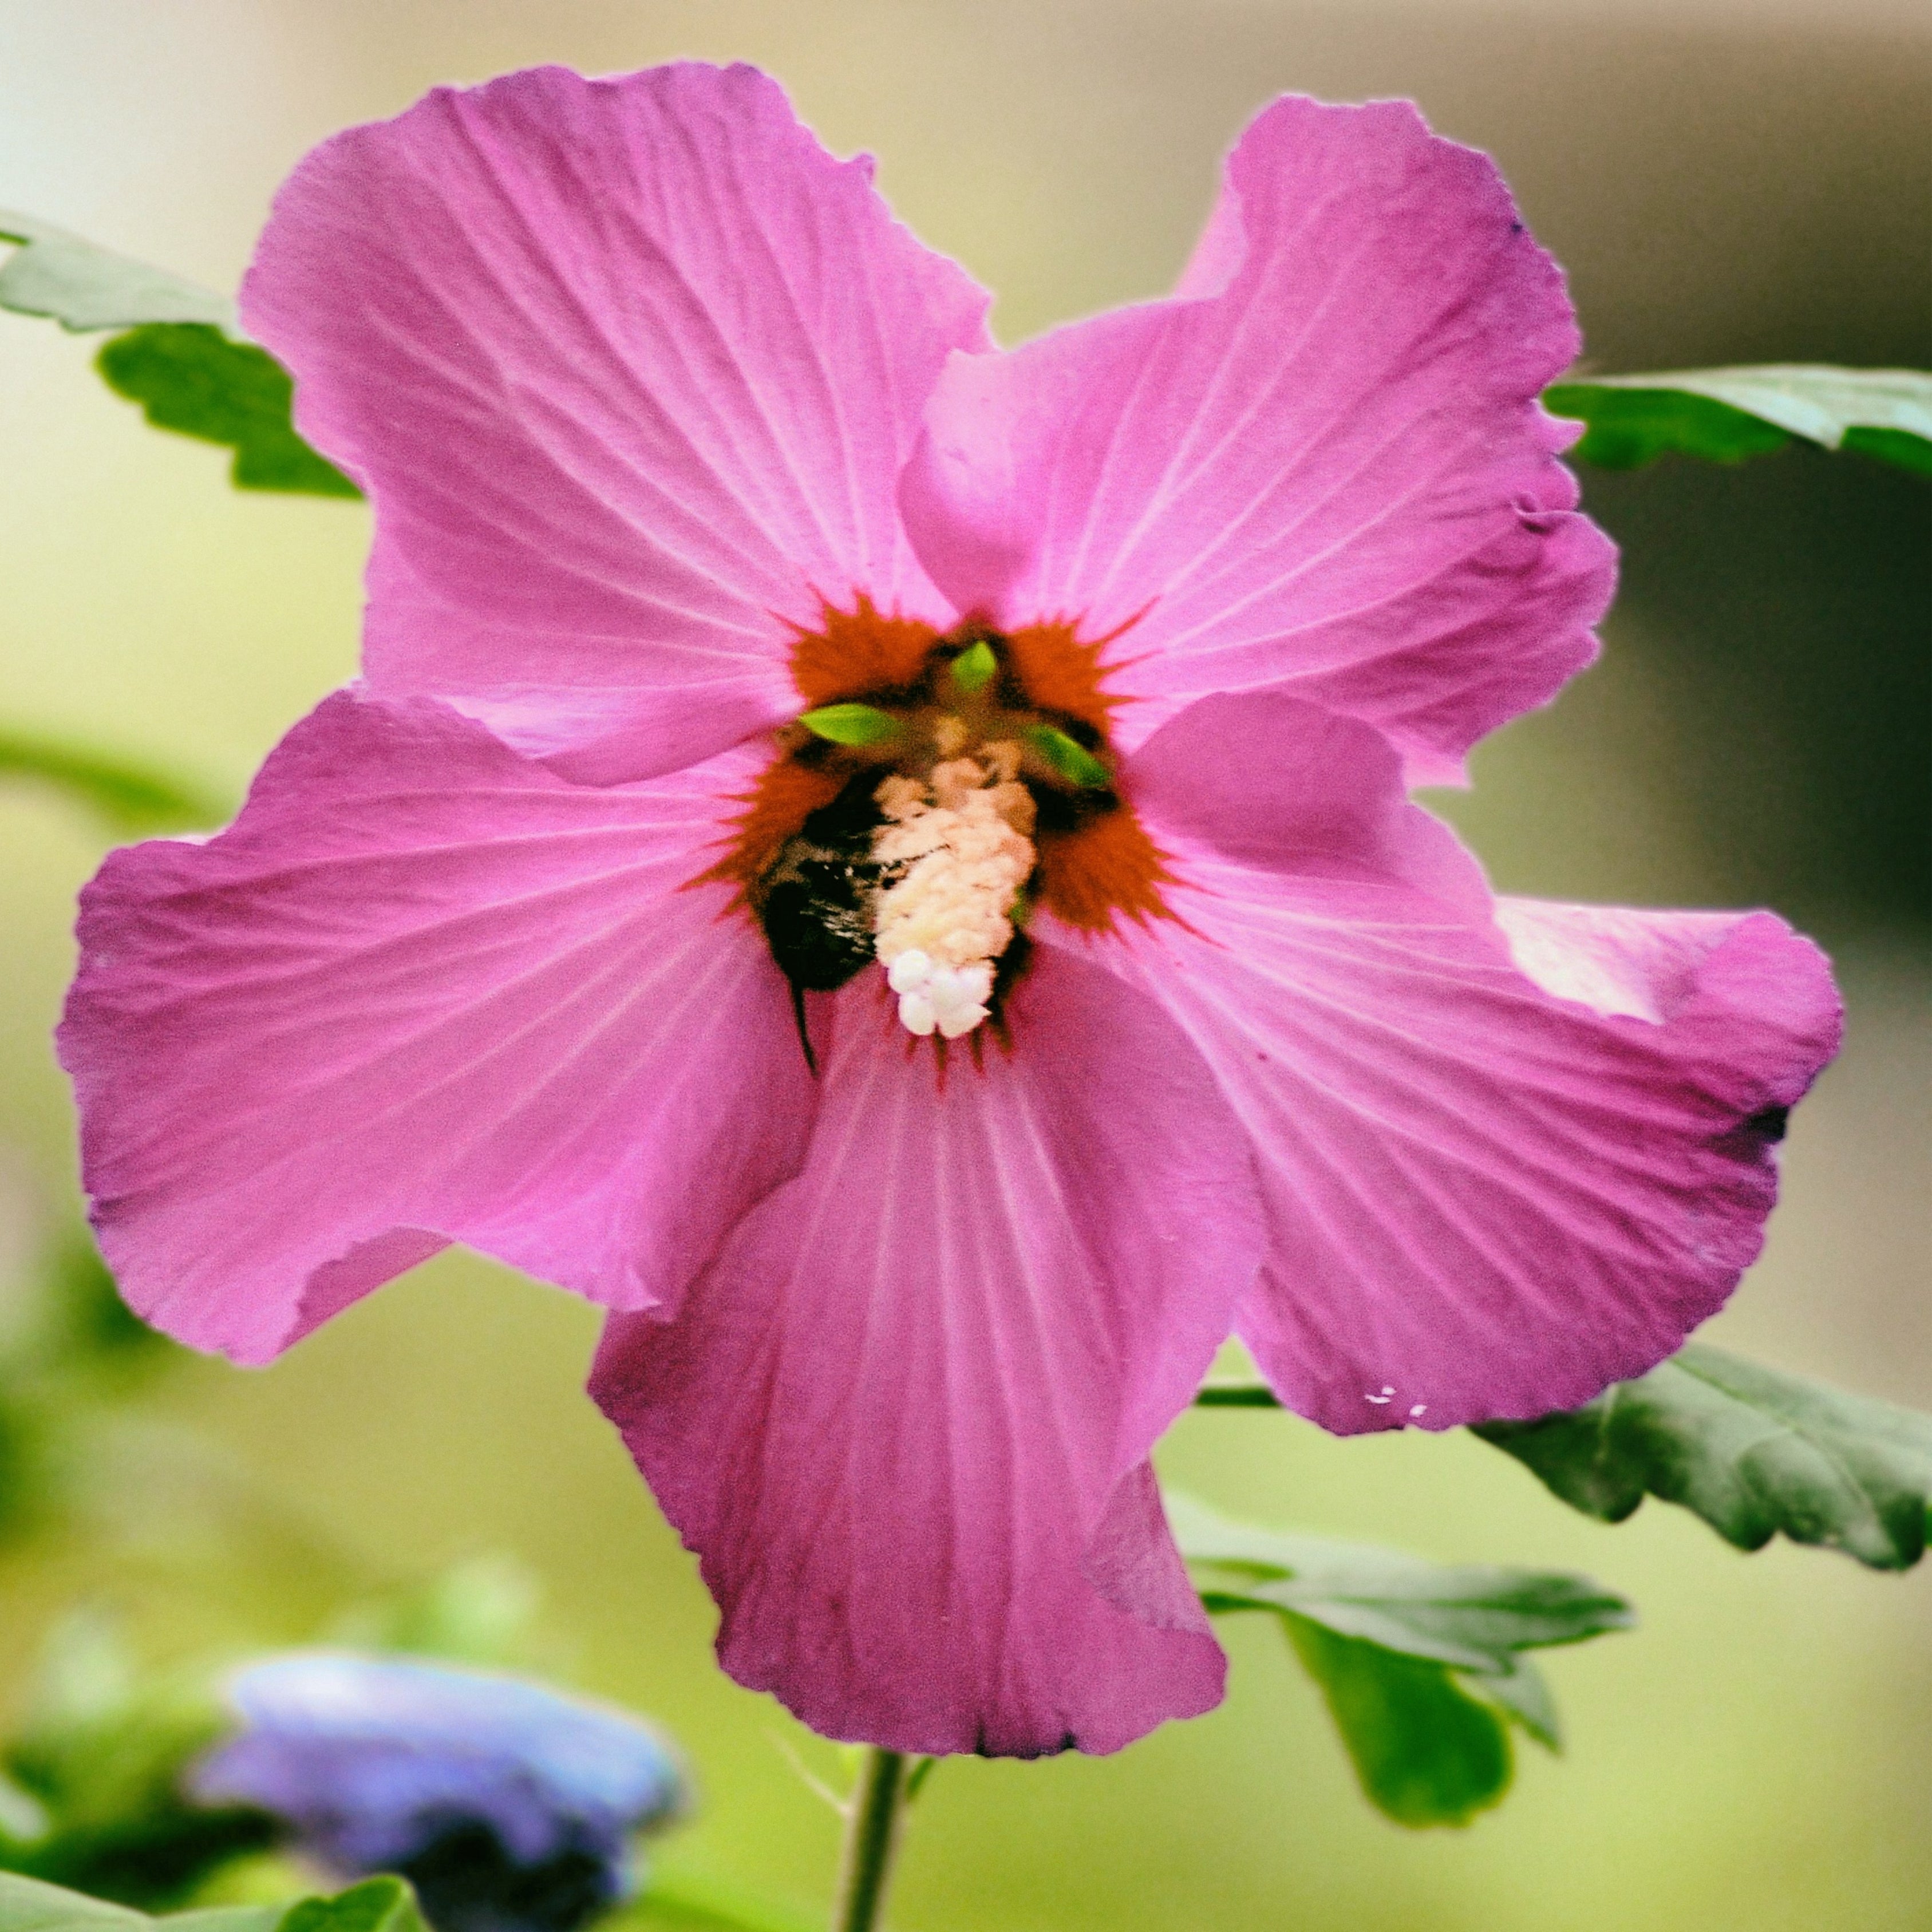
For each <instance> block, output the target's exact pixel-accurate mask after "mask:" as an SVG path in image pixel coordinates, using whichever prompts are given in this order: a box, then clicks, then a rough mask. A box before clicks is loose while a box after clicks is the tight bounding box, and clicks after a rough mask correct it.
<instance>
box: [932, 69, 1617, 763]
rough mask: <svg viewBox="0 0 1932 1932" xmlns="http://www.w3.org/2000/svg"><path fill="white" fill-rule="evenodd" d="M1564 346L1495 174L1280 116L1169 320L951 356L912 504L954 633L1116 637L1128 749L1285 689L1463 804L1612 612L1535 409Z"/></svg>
mask: <svg viewBox="0 0 1932 1932" xmlns="http://www.w3.org/2000/svg"><path fill="white" fill-rule="evenodd" d="M1576 353H1577V332H1576V329H1575V326H1574V322H1573V320H1572V319H1571V310H1570V305H1569V302H1568V299H1567V297H1566V296H1565V293H1564V290H1563V284H1562V277H1561V275H1559V272H1558V271H1557V269H1556V266H1555V265H1554V263H1552V262H1551V261H1550V258H1549V257H1547V255H1545V254H1544V253H1543V251H1541V249H1540V248H1538V247H1537V245H1536V244H1535V242H1533V241H1532V239H1530V237H1529V235H1528V234H1527V233H1526V232H1525V230H1524V229H1523V223H1522V222H1521V221H1520V219H1519V218H1518V217H1517V211H1516V208H1515V205H1514V203H1513V202H1511V199H1510V197H1509V194H1508V190H1506V189H1505V187H1504V186H1503V184H1502V181H1500V179H1499V178H1498V176H1497V175H1496V169H1494V167H1493V166H1492V165H1491V164H1490V162H1489V160H1487V158H1486V157H1484V156H1483V155H1481V154H1475V153H1474V152H1472V151H1470V150H1469V149H1468V148H1462V147H1459V146H1457V145H1456V144H1455V143H1454V142H1449V141H1445V140H1442V139H1437V138H1436V137H1435V136H1432V135H1431V134H1430V133H1429V130H1428V129H1427V127H1426V125H1425V124H1424V122H1423V121H1422V119H1421V116H1420V115H1418V114H1417V113H1416V112H1415V110H1414V109H1413V108H1412V107H1409V106H1408V105H1407V104H1404V103H1400V102H1387V101H1385V102H1380V103H1378V104H1375V105H1373V106H1371V107H1322V106H1320V105H1319V104H1316V103H1315V102H1313V101H1307V100H1302V99H1299V98H1288V99H1285V100H1282V101H1277V102H1276V103H1275V104H1274V106H1273V107H1270V108H1268V110H1266V111H1265V113H1262V115H1260V117H1259V118H1258V119H1257V120H1256V121H1255V122H1254V124H1253V126H1251V127H1250V128H1249V130H1248V131H1247V133H1246V134H1245V135H1244V136H1243V137H1242V139H1241V143H1240V145H1238V147H1237V148H1236V149H1235V152H1234V154H1233V155H1232V157H1231V158H1230V160H1229V163H1228V171H1227V182H1226V187H1225V189H1224V191H1223V197H1222V200H1221V203H1220V208H1218V210H1217V213H1216V214H1215V216H1214V220H1213V221H1212V222H1211V224H1210V227H1209V230H1208V235H1207V236H1206V238H1205V239H1204V241H1203V243H1202V250H1201V252H1200V254H1199V255H1198V256H1197V258H1196V264H1195V266H1194V268H1193V269H1192V270H1190V274H1189V275H1188V277H1187V278H1185V279H1184V282H1183V284H1182V293H1181V294H1180V295H1179V296H1177V297H1176V298H1175V299H1173V300H1172V301H1169V302H1157V303H1154V304H1151V305H1148V306H1146V307H1145V308H1138V309H1129V310H1124V311H1119V312H1118V313H1116V314H1111V315H1106V316H1102V317H1098V318H1097V319H1096V320H1093V321H1091V322H1085V323H1079V324H1077V325H1076V326H1073V327H1072V328H1069V329H1062V330H1061V331H1058V332H1056V333H1055V334H1053V335H1049V336H1046V337H1045V338H1042V339H1041V340H1040V341H1036V342H1034V343H1031V344H1028V345H1027V346H1026V347H1023V348H1022V349H1020V350H1018V351H1016V353H1013V354H1012V355H1010V356H999V355H992V356H974V355H956V356H954V357H953V359H951V360H950V362H949V363H948V364H947V368H946V371H945V373H944V377H942V379H941V383H940V386H939V389H938V392H937V393H936V394H935V397H934V399H933V401H932V405H931V407H930V408H929V410H928V413H927V425H926V437H925V439H924V440H923V441H922V443H921V445H920V447H919V454H918V455H917V456H916V458H915V460H914V462H913V466H912V468H911V469H910V471H909V472H908V474H907V478H906V481H905V484H904V487H903V489H902V490H901V502H902V504H903V505H904V509H905V511H906V515H907V524H908V527H909V528H910V529H911V531H912V533H913V540H914V541H915V542H916V543H917V544H919V548H920V553H921V554H922V556H923V557H924V558H925V559H926V565H927V568H929V570H930V571H931V572H932V575H933V577H934V578H935V580H936V581H937V582H938V584H939V585H940V586H941V589H944V591H945V592H947V595H949V596H950V597H951V598H952V599H953V601H954V602H955V603H956V604H960V605H961V606H962V607H966V606H970V605H973V604H980V605H981V606H982V607H985V608H986V609H987V610H989V612H992V613H995V614H997V615H999V616H1002V617H1004V619H1007V621H1009V622H1026V621H1028V620H1029V619H1034V618H1036V617H1040V616H1066V617H1069V618H1072V619H1077V620H1078V621H1079V622H1080V624H1081V625H1082V629H1083V631H1084V633H1085V634H1086V635H1087V636H1088V637H1098V636H1100V635H1103V634H1106V633H1107V632H1109V631H1113V630H1114V629H1115V628H1116V627H1118V626H1120V625H1131V628H1129V629H1128V630H1127V631H1126V633H1125V634H1124V635H1123V636H1122V637H1121V640H1120V642H1119V643H1118V645H1117V646H1115V652H1114V655H1115V658H1116V659H1117V660H1118V664H1119V666H1120V668H1119V670H1118V673H1117V675H1116V677H1115V684H1116V686H1117V688H1119V689H1120V690H1121V691H1124V692H1126V693H1129V694H1133V695H1135V696H1137V697H1141V698H1142V699H1144V700H1148V701H1147V702H1145V703H1142V704H1139V705H1136V706H1133V707H1132V708H1131V709H1130V711H1129V712H1127V713H1126V714H1125V715H1124V719H1123V733H1124V742H1128V743H1132V742H1134V741H1135V740H1136V739H1138V738H1140V737H1142V736H1145V735H1146V734H1147V733H1148V732H1149V731H1151V730H1152V729H1153V728H1154V727H1155V726H1157V724H1159V723H1160V721H1162V720H1163V718H1166V716H1168V715H1171V714H1172V712H1173V711H1174V710H1175V709H1176V708H1178V704H1179V703H1181V702H1183V701H1184V700H1187V699H1188V698H1190V697H1196V696H1199V695H1200V694H1204V693H1206V692H1209V691H1225V690H1244V689H1250V688H1258V687H1265V686H1274V685H1283V684H1290V685H1292V686H1293V687H1294V688H1295V689H1297V690H1298V691H1299V692H1300V693H1301V694H1303V695H1304V696H1307V697H1313V698H1315V699H1317V700H1319V701H1321V702H1322V703H1325V704H1327V705H1328V706H1331V708H1332V709H1336V710H1338V711H1342V712H1348V713H1349V714H1351V715H1355V716H1358V717H1361V718H1366V719H1368V720H1369V721H1372V722H1373V723H1375V724H1377V725H1378V726H1379V727H1381V728H1382V730H1384V731H1385V733H1386V734H1387V735H1388V736H1389V737H1390V738H1391V739H1393V740H1394V742H1396V743H1397V745H1399V747H1400V748H1401V750H1402V751H1403V754H1404V757H1405V758H1406V761H1407V763H1408V766H1409V775H1410V778H1411V780H1412V782H1413V781H1444V780H1448V779H1453V778H1456V777H1457V776H1458V775H1460V771H1461V764H1462V758H1463V754H1464V753H1465V751H1467V749H1468V748H1469V746H1470V745H1472V743H1474V742H1475V740H1476V739H1478V738H1479V737H1481V736H1482V735H1483V733H1485V732H1486V731H1487V730H1490V729H1491V728H1493V727H1494V726H1496V724H1500V723H1502V721H1504V720H1505V719H1507V718H1511V717H1514V715H1517V713H1518V712H1521V711H1523V710H1525V709H1528V708H1529V707H1530V706H1533V705H1536V704H1539V703H1542V702H1544V700H1547V698H1548V697H1550V695H1551V694H1553V692H1554V691H1556V689H1557V688H1558V687H1559V685H1561V684H1562V682H1564V680H1565V679H1566V678H1568V677H1569V676H1571V674H1572V673H1574V672H1575V671H1576V670H1579V669H1580V668H1581V667H1582V666H1583V665H1584V664H1586V663H1588V662H1589V659H1590V658H1591V656H1592V654H1593V652H1594V651H1595V640H1594V639H1593V638H1592V636H1591V635H1590V627H1591V625H1592V624H1593V623H1594V622H1595V621H1596V619H1597V618H1598V616H1600V615H1601V613H1602V612H1603V610H1604V607H1605V606H1606V605H1607V604H1608V602H1609V601H1610V592H1611V588H1612V583H1613V577H1614V553H1613V550H1612V549H1611V547H1610V544H1609V542H1608V541H1607V539H1606V538H1604V536H1603V535H1602V534H1601V532H1598V530H1597V529H1595V527H1594V526H1592V524H1590V523H1589V522H1588V521H1586V520H1585V519H1584V518H1583V517H1580V516H1579V515H1577V514H1575V504H1576V501H1577V491H1576V485H1575V483H1574V480H1573V479H1572V478H1571V476H1570V475H1569V473H1568V471H1567V470H1565V469H1564V468H1563V466H1562V464H1561V463H1559V462H1558V461H1557V460H1556V455H1555V452H1556V451H1557V450H1558V449H1561V448H1562V446H1565V444H1566V443H1568V441H1569V440H1571V437H1572V436H1573V435H1574V430H1573V429H1571V428H1569V427H1568V426H1565V425H1559V424H1557V423H1556V422H1553V421H1552V419H1550V418H1549V417H1548V416H1545V415H1544V413H1543V412H1542V410H1541V408H1540V407H1538V401H1537V398H1538V396H1539V395H1540V394H1541V391H1542V389H1544V386H1545V385H1546V384H1547V383H1549V382H1550V380H1552V379H1553V377H1556V375H1558V374H1559V373H1560V372H1561V371H1562V370H1563V369H1564V368H1565V367H1566V366H1567V365H1568V364H1569V363H1570V362H1571V360H1572V359H1574V356H1575V355H1576ZM1136 618H1137V619H1138V621H1137V622H1135V621H1133V620H1134V619H1136Z"/></svg>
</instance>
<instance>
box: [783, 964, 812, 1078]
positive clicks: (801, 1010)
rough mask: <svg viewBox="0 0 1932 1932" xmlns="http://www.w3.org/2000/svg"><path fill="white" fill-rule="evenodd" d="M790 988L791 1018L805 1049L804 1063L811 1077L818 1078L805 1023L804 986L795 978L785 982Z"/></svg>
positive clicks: (801, 1044)
mask: <svg viewBox="0 0 1932 1932" xmlns="http://www.w3.org/2000/svg"><path fill="white" fill-rule="evenodd" d="M787 984H789V986H790V988H791V1012H792V1018H793V1019H795V1020H796V1021H797V1022H798V1043H799V1046H802V1048H804V1049H805V1067H806V1068H807V1070H808V1071H809V1072H810V1073H811V1077H812V1078H813V1079H814V1080H816V1079H817V1078H818V1056H817V1055H816V1054H815V1053H814V1052H812V1050H811V1034H810V1032H809V1031H808V1030H807V1029H806V1027H805V989H804V988H803V987H802V986H800V985H799V983H798V982H797V981H796V980H790V981H788V982H787Z"/></svg>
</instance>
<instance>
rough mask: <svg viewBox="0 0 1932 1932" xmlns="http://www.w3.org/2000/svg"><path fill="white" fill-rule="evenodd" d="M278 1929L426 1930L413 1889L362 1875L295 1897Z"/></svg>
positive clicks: (205, 1930) (199, 1930) (187, 1931)
mask: <svg viewBox="0 0 1932 1932" xmlns="http://www.w3.org/2000/svg"><path fill="white" fill-rule="evenodd" d="M244 1909H247V1908H244ZM193 1916H195V1917H197V1918H199V1917H200V1916H202V1915H201V1914H199V1913H196V1914H194V1915H193ZM165 1922H166V1924H167V1925H168V1926H169V1927H170V1928H173V1927H180V1932H217V1928H214V1927H185V1926H182V1925H181V1921H180V1920H178V1919H169V1920H167V1921H165ZM220 1932H226V1927H223V1928H220ZM278 1932H426V1928H425V1926H424V1924H423V1918H422V1912H420V1911H419V1909H417V1906H416V1894H415V1893H414V1892H413V1891H410V1888H409V1886H408V1885H407V1884H405V1883H404V1881H403V1880H402V1879H399V1878H387V1877H385V1878H365V1879H364V1880H363V1881H362V1883H361V1884H360V1885H351V1886H350V1888H349V1889H348V1890H347V1891H338V1892H337V1893H335V1894H333V1895H332V1896H331V1897H322V1898H305V1899H302V1900H299V1902H298V1903H296V1904H294V1905H292V1906H290V1907H289V1908H288V1909H287V1912H285V1913H284V1915H282V1917H281V1920H280V1921H279V1924H278Z"/></svg>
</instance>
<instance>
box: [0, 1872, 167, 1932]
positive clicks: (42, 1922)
mask: <svg viewBox="0 0 1932 1932" xmlns="http://www.w3.org/2000/svg"><path fill="white" fill-rule="evenodd" d="M153 1923H154V1921H153V1920H151V1918H148V1917H147V1915H145V1913H143V1912H132V1911H130V1910H129V1909H128V1908H127V1906H124V1905H109V1904H107V1903H105V1902H104V1900H101V1899H98V1898H89V1897H85V1896H83V1894H81V1893H80V1892H77V1891H68V1890H67V1889H66V1888H65V1887H63V1886H61V1885H43V1884H42V1883H41V1882H40V1880H39V1879H31V1878H22V1877H20V1876H18V1875H17V1873H13V1872H0V1932H141V1928H145V1927H148V1926H150V1925H151V1924H153Z"/></svg>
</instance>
